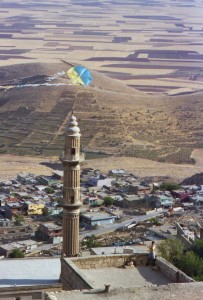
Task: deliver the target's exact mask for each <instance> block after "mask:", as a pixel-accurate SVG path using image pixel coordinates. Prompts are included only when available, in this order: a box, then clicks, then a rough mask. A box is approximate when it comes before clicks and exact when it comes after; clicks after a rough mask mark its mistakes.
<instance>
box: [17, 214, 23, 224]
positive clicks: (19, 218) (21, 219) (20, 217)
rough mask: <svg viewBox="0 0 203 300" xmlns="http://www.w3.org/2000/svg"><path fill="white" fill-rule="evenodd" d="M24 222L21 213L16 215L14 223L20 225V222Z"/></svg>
mask: <svg viewBox="0 0 203 300" xmlns="http://www.w3.org/2000/svg"><path fill="white" fill-rule="evenodd" d="M23 222H24V216H23V215H19V216H17V217H16V220H15V223H16V225H19V226H20V225H22V223H23Z"/></svg>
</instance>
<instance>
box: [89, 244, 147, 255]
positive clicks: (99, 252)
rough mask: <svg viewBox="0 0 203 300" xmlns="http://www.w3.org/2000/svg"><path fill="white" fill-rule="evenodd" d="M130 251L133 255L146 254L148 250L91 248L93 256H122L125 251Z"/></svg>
mask: <svg viewBox="0 0 203 300" xmlns="http://www.w3.org/2000/svg"><path fill="white" fill-rule="evenodd" d="M128 249H129V250H132V251H133V253H134V254H135V253H148V252H149V250H148V249H147V247H146V246H144V245H140V246H134V245H133V246H114V247H113V246H112V247H99V248H91V250H92V251H93V252H94V254H95V255H103V254H105V255H109V254H123V253H124V252H125V250H128Z"/></svg>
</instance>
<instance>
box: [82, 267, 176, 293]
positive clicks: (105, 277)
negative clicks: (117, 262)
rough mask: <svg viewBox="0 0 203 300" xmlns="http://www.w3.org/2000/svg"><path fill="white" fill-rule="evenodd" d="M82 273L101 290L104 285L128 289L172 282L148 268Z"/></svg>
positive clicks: (85, 271) (103, 269)
mask: <svg viewBox="0 0 203 300" xmlns="http://www.w3.org/2000/svg"><path fill="white" fill-rule="evenodd" d="M82 273H83V274H84V275H85V276H86V277H87V278H88V279H89V280H91V281H92V282H93V284H94V286H95V287H96V288H102V287H103V286H104V285H105V284H110V285H111V287H112V288H118V287H121V286H124V287H125V288H130V287H135V286H139V287H141V286H151V285H152V284H156V285H163V284H168V283H171V282H172V281H171V280H170V279H168V278H167V277H166V276H164V275H163V274H162V273H161V272H159V271H153V269H152V268H151V267H148V266H137V267H136V268H135V267H133V268H132V269H124V268H116V267H109V268H101V269H83V270H82Z"/></svg>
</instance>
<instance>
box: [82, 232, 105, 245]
mask: <svg viewBox="0 0 203 300" xmlns="http://www.w3.org/2000/svg"><path fill="white" fill-rule="evenodd" d="M97 239H98V238H97V237H96V236H95V235H94V234H93V235H91V236H90V237H88V238H87V241H84V242H82V244H83V245H86V246H87V248H95V247H100V246H101V245H100V243H99V241H98V240H97Z"/></svg>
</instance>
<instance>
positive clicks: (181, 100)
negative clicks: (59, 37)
mask: <svg viewBox="0 0 203 300" xmlns="http://www.w3.org/2000/svg"><path fill="white" fill-rule="evenodd" d="M68 68H69V66H68V65H67V64H65V63H63V62H60V63H59V64H51V65H50V64H49V65H46V64H24V65H13V66H8V67H3V68H0V153H16V154H21V155H44V156H54V155H57V156H58V155H59V154H60V152H61V151H62V149H63V144H64V137H63V135H64V130H65V128H66V124H67V120H68V116H69V114H70V112H71V111H72V110H74V113H75V115H76V116H77V118H78V121H79V125H80V128H81V133H82V147H83V148H84V149H85V150H86V151H89V152H96V155H100V154H99V153H98V152H102V153H107V154H112V155H117V156H131V157H132V156H134V157H141V158H148V159H152V160H157V161H161V162H175V163H182V162H190V163H191V162H192V160H191V159H190V154H191V151H192V150H193V149H194V148H197V147H202V146H203V135H202V132H203V124H202V118H203V97H202V93H200V92H199V93H196V94H192V95H182V96H174V97H172V96H170V97H169V96H162V97H161V96H158V97H157V96H156V95H153V96H150V95H146V94H145V93H143V92H140V91H137V90H135V89H133V88H130V87H127V86H125V85H124V84H123V83H122V82H120V81H118V80H112V79H109V78H107V77H105V76H103V75H101V74H99V73H97V72H94V71H91V73H92V76H93V79H94V80H93V83H92V84H91V86H89V87H82V86H75V85H72V84H71V82H70V81H69V80H68V78H67V75H66V73H65V71H66V70H67V69H68Z"/></svg>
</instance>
